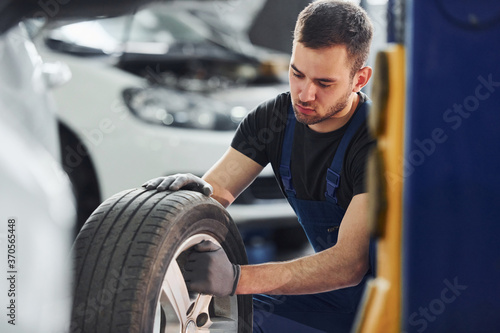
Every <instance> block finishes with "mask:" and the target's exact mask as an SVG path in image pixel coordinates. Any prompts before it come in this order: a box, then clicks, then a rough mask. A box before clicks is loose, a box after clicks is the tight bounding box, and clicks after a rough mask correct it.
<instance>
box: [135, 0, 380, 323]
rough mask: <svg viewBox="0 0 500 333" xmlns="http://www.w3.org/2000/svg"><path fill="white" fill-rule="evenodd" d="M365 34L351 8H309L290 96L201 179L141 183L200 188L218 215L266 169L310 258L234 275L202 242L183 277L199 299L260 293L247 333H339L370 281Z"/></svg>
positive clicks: (272, 104)
mask: <svg viewBox="0 0 500 333" xmlns="http://www.w3.org/2000/svg"><path fill="white" fill-rule="evenodd" d="M372 31H373V28H372V25H371V23H370V20H369V18H368V17H367V15H366V13H365V12H364V11H363V10H362V9H361V8H360V7H359V6H357V5H355V4H352V3H350V2H345V1H339V0H321V1H316V2H313V3H311V4H310V5H309V6H307V7H306V8H305V9H304V10H303V11H302V12H301V13H300V15H299V17H298V20H297V23H296V27H295V31H294V41H293V51H292V57H291V64H290V70H289V76H290V92H289V93H283V94H280V95H278V96H277V97H276V98H275V99H273V100H270V101H267V102H265V103H263V104H261V105H259V106H258V107H257V108H256V109H255V110H254V111H252V112H251V113H250V114H249V115H248V116H247V117H246V118H245V120H244V121H243V122H242V123H241V125H240V126H239V128H238V130H237V132H236V135H235V137H234V139H233V142H232V144H231V147H230V148H229V149H228V150H227V152H226V153H225V155H224V156H223V157H222V158H221V159H220V160H219V161H218V162H217V163H216V164H215V165H214V166H213V167H212V168H211V169H210V170H209V171H208V172H207V173H206V174H205V175H204V176H203V179H200V178H197V177H195V176H193V175H183V174H178V175H174V176H169V177H161V178H157V179H153V180H151V181H149V182H147V183H146V184H144V185H143V186H145V187H146V188H147V189H157V190H165V189H169V190H178V189H180V188H190V189H195V190H199V191H201V192H204V193H205V194H211V195H212V197H213V198H215V199H216V200H217V201H219V202H220V203H221V204H222V205H223V206H225V207H227V206H228V205H230V204H231V203H232V202H233V201H234V199H235V198H236V197H237V196H238V195H239V194H240V193H241V192H242V191H243V190H244V189H245V188H246V187H247V186H248V185H249V184H250V183H251V182H252V181H253V180H254V179H255V177H257V175H258V174H259V173H260V172H261V171H262V169H263V168H264V167H265V166H266V165H267V163H271V165H272V167H273V169H274V172H275V174H276V177H277V179H278V180H279V182H280V185H281V188H282V190H283V192H284V193H285V194H286V197H287V199H288V201H289V203H290V204H291V206H292V207H293V209H294V210H295V212H296V214H297V216H298V218H299V221H300V222H301V224H302V226H303V227H304V230H305V232H306V234H307V236H308V238H309V241H310V243H311V245H312V246H313V248H314V249H315V250H316V253H315V254H313V255H310V256H307V257H303V258H299V259H296V260H292V261H287V262H274V263H266V264H261V265H246V266H241V267H239V266H237V265H233V264H231V263H230V262H229V261H228V259H227V257H226V256H225V253H224V252H223V251H221V250H220V249H219V248H218V247H217V246H215V244H212V243H209V242H203V243H201V244H199V245H197V246H196V247H195V248H196V251H194V252H193V253H192V255H191V259H190V261H191V263H188V264H187V265H186V270H187V272H186V275H185V278H186V281H187V283H188V287H189V288H190V289H191V290H193V291H197V292H202V293H207V294H214V295H219V296H223V295H229V294H234V293H235V294H265V295H255V296H254V331H256V332H324V331H326V332H348V331H349V330H350V328H351V327H352V324H353V321H354V317H355V312H356V309H357V306H358V304H359V301H360V298H361V295H362V292H363V287H364V281H365V280H366V278H367V276H369V275H371V274H373V271H374V267H372V265H370V262H371V259H372V258H373V251H371V248H370V241H369V231H368V225H367V206H368V194H367V193H366V190H365V185H364V183H365V164H366V158H367V155H368V152H369V149H370V147H371V146H372V145H373V140H372V139H371V138H370V136H369V134H368V130H367V128H366V111H367V110H366V109H367V107H366V106H367V97H366V96H365V95H364V94H363V93H361V92H360V90H361V89H362V88H363V87H364V86H365V85H366V83H367V82H368V80H369V79H370V77H371V74H372V70H371V68H369V67H366V66H365V65H364V64H365V62H366V58H367V56H368V52H369V47H370V43H371V38H372ZM264 134H265V135H264Z"/></svg>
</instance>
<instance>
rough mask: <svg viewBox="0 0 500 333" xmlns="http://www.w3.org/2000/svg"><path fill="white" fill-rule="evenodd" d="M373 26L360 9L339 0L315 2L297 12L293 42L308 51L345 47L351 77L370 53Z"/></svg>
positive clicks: (350, 3)
mask: <svg viewBox="0 0 500 333" xmlns="http://www.w3.org/2000/svg"><path fill="white" fill-rule="evenodd" d="M372 36H373V25H372V23H371V21H370V18H369V17H368V15H367V14H366V12H365V11H364V10H363V8H361V7H360V6H358V5H356V4H354V3H352V2H348V1H342V0H319V1H314V2H312V3H310V4H309V5H308V6H307V7H306V8H304V10H302V12H300V14H299V17H298V18H297V23H296V25H295V31H294V36H293V37H294V38H293V42H294V43H296V42H299V43H301V44H303V45H304V46H305V47H308V48H311V49H321V48H326V47H331V46H335V45H345V46H346V48H347V53H348V56H349V58H350V59H351V66H352V67H351V76H352V77H353V76H354V74H356V72H357V71H358V70H359V69H360V68H362V67H363V65H364V64H365V62H366V59H367V58H368V54H369V52H370V44H371V40H372Z"/></svg>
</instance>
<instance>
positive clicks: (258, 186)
mask: <svg viewBox="0 0 500 333" xmlns="http://www.w3.org/2000/svg"><path fill="white" fill-rule="evenodd" d="M284 198H285V197H284V195H283V193H282V192H281V189H280V187H279V185H278V183H277V182H276V179H275V178H274V177H257V178H256V179H255V180H254V182H253V183H252V184H251V185H250V186H249V187H247V188H246V189H245V191H243V193H241V194H240V195H239V196H238V198H236V200H235V201H234V204H240V205H250V204H253V203H257V201H261V200H276V199H284ZM261 203H265V202H264V201H263V202H261Z"/></svg>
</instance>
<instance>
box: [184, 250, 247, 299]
mask: <svg viewBox="0 0 500 333" xmlns="http://www.w3.org/2000/svg"><path fill="white" fill-rule="evenodd" d="M184 270H185V272H184V279H185V280H186V285H187V287H188V289H189V290H190V291H194V292H198V293H202V294H207V295H215V296H218V297H223V296H228V295H231V296H232V295H234V292H235V291H236V287H237V286H238V281H239V279H240V266H239V265H235V264H232V263H231V262H230V261H229V259H228V257H227V255H226V253H225V252H224V250H222V248H221V247H220V246H218V245H216V244H214V243H212V242H210V241H203V242H201V243H199V244H197V245H195V246H194V250H193V252H191V254H190V255H189V256H188V260H187V262H186V264H185V266H184Z"/></svg>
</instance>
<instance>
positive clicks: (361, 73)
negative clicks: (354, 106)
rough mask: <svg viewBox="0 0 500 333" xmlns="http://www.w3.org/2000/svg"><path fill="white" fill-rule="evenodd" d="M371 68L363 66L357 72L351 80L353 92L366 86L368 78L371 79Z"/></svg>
mask: <svg viewBox="0 0 500 333" xmlns="http://www.w3.org/2000/svg"><path fill="white" fill-rule="evenodd" d="M372 72H373V70H372V68H371V67H370V66H365V67H363V68H361V69H360V70H358V72H357V73H356V74H355V75H354V78H353V84H354V86H353V90H352V91H353V92H359V91H360V90H361V88H363V87H364V86H366V84H367V83H368V81H369V80H370V78H371V77H372Z"/></svg>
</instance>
